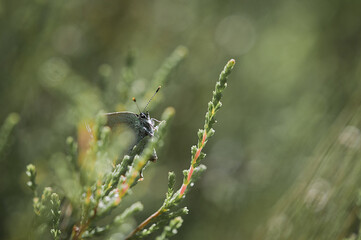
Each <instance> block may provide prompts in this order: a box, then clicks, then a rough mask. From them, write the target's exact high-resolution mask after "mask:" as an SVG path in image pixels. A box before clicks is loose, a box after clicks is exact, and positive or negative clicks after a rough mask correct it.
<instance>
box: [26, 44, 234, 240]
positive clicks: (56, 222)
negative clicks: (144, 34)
mask: <svg viewBox="0 0 361 240" xmlns="http://www.w3.org/2000/svg"><path fill="white" fill-rule="evenodd" d="M184 52H185V51H184V48H178V49H177V50H176V51H175V53H174V54H172V55H171V57H170V58H169V59H168V61H166V63H165V64H164V65H163V67H162V68H161V70H160V71H158V73H157V74H155V77H154V81H152V84H154V82H155V84H156V85H158V84H161V83H162V82H164V81H165V78H166V76H167V75H168V74H169V72H170V70H171V69H172V68H173V67H174V66H176V65H177V63H178V62H179V61H180V60H181V59H182V58H183V57H184ZM234 64H235V61H234V60H233V59H232V60H230V61H229V62H228V63H227V64H226V66H225V68H224V70H223V71H222V73H221V74H220V77H219V81H218V82H217V83H216V87H215V90H214V92H213V97H212V101H211V102H209V104H208V112H207V113H206V116H205V124H204V128H203V129H202V130H199V131H198V144H197V145H196V146H193V147H192V148H191V154H192V158H191V164H190V168H189V170H184V172H183V174H184V178H183V184H182V186H181V187H180V189H179V190H178V191H175V174H174V173H173V172H170V173H169V175H168V192H167V193H166V199H165V200H164V203H163V205H162V206H161V208H160V209H159V210H158V211H157V212H156V213H154V214H153V215H151V216H150V217H149V218H147V219H146V220H145V221H144V222H143V223H141V224H140V225H139V226H138V227H136V228H135V229H134V230H133V231H132V232H131V233H130V234H129V235H128V237H126V238H127V239H138V238H143V237H145V236H149V235H150V234H152V233H154V232H155V231H156V230H159V229H163V231H162V232H161V234H160V235H159V236H158V237H157V239H167V238H168V237H171V236H172V235H174V234H176V233H177V229H178V228H179V227H180V226H181V224H182V221H183V220H182V218H181V216H182V215H184V214H187V213H188V210H187V208H186V207H183V208H178V205H179V203H180V202H181V201H182V200H183V199H184V197H185V195H186V193H187V192H188V191H189V186H192V185H193V184H194V182H195V181H196V180H197V179H198V178H199V176H200V175H201V174H202V173H203V172H204V170H205V169H206V167H205V166H204V165H202V164H201V163H200V162H201V160H202V159H203V158H204V157H205V154H204V153H203V152H202V149H203V148H204V147H205V145H206V143H207V141H208V139H209V138H210V137H211V136H213V134H214V130H213V128H212V126H213V124H214V123H215V122H216V121H215V114H216V112H217V111H218V110H219V109H220V108H221V106H222V104H221V102H220V100H221V98H222V92H223V90H224V89H225V87H226V86H227V78H228V76H229V74H230V72H231V70H232V68H233V66H234ZM130 72H131V71H127V74H125V75H126V76H127V77H129V78H132V74H129V73H130ZM130 81H131V80H130ZM173 116H174V109H173V108H167V109H166V110H165V111H164V113H163V115H162V120H163V121H162V122H161V123H160V125H159V127H158V129H157V131H156V133H155V136H154V137H152V138H150V137H145V138H144V139H142V140H141V141H140V142H139V143H138V144H137V145H136V146H134V147H133V148H132V150H131V151H130V153H128V154H127V155H125V156H124V157H123V158H122V159H121V161H118V157H119V146H117V145H114V143H115V142H117V141H116V140H117V139H121V140H122V139H124V138H126V137H127V135H124V134H123V135H122V134H121V135H120V137H119V136H118V138H116V136H113V134H111V130H110V128H109V127H108V126H106V117H105V115H104V114H102V113H100V114H99V115H98V117H97V118H96V120H95V121H94V123H92V122H89V123H88V124H86V130H83V131H82V130H80V131H79V133H80V136H78V142H76V141H75V140H74V139H73V138H71V137H69V138H68V139H67V146H68V154H67V155H66V158H65V159H67V161H66V163H64V161H63V160H64V157H63V155H60V156H55V157H54V158H55V160H54V161H52V162H53V163H54V162H56V163H55V164H56V166H54V168H55V169H58V171H60V172H59V173H58V174H59V175H60V176H61V177H60V179H61V180H62V181H60V182H59V185H61V186H62V187H61V189H63V193H59V194H58V193H55V192H54V190H53V189H52V188H49V187H47V188H45V189H44V191H43V194H42V195H41V197H40V198H39V197H38V194H37V183H36V175H37V173H36V169H35V166H34V165H28V167H27V171H26V173H27V175H28V177H29V181H28V183H27V184H28V186H29V187H30V189H31V190H32V191H33V195H34V198H33V206H34V211H35V214H36V215H37V216H39V224H38V225H39V226H43V225H44V224H45V225H47V226H48V228H50V231H49V232H50V234H51V236H52V237H53V238H54V239H59V238H60V236H64V237H69V236H71V238H72V239H85V238H93V237H99V236H102V237H104V236H107V234H110V233H111V232H112V231H117V230H118V231H119V228H120V227H121V226H122V224H123V223H124V222H125V221H126V220H127V218H128V217H129V216H131V215H133V214H135V213H136V212H138V211H141V210H142V209H143V206H142V204H141V203H139V202H135V203H133V204H131V206H130V207H128V208H126V209H124V210H123V211H121V212H120V211H119V210H120V205H121V203H122V201H123V199H124V197H126V196H127V195H129V194H131V190H132V188H133V187H134V186H135V185H136V184H137V183H138V182H139V180H140V174H141V172H142V171H143V170H144V168H145V167H146V166H147V163H148V160H149V159H150V157H151V156H152V154H153V149H158V148H159V147H160V146H161V145H162V144H163V139H164V136H165V134H166V130H167V126H168V125H169V123H170V121H171V119H172V117H173ZM81 136H82V137H81ZM84 142H85V144H84ZM144 146H145V148H144ZM59 161H62V162H59ZM61 164H63V165H61ZM59 196H61V197H59ZM60 198H61V199H63V200H62V204H60ZM42 229H43V230H44V229H46V228H42ZM128 232H129V231H128ZM125 233H126V232H125V231H124V233H123V232H121V233H119V234H122V237H124V238H125V235H124V234H125ZM40 234H43V233H42V232H41V233H40ZM118 237H119V236H118Z"/></svg>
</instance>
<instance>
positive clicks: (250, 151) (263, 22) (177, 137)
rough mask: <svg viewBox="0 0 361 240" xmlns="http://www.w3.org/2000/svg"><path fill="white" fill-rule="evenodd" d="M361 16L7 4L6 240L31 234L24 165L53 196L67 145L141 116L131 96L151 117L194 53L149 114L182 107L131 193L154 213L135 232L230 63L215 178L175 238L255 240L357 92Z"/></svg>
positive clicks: (325, 7)
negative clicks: (109, 122)
mask: <svg viewBox="0 0 361 240" xmlns="http://www.w3.org/2000/svg"><path fill="white" fill-rule="evenodd" d="M360 9H361V2H359V1H337V0H330V1H295V0H291V1H290V0H287V1H286V0H284V1H282V0H280V1H275V0H269V1H250V0H241V1H224V0H223V1H216V0H213V1H184V0H174V1H166V0H151V1H115V0H107V1H95V0H87V1H84V0H72V1H46V0H33V1H25V0H17V1H12V0H1V1H0V24H1V28H0V29H1V35H0V74H1V81H0V103H1V110H0V123H3V122H4V121H5V119H6V117H7V116H8V115H9V114H10V113H11V112H17V113H19V115H20V118H21V120H20V122H19V124H18V125H17V126H16V127H15V129H14V131H13V133H12V134H11V137H10V138H9V141H8V143H7V146H6V147H5V148H4V150H3V151H2V152H1V156H0V194H1V195H0V214H1V219H0V223H1V224H0V238H1V239H26V236H27V232H28V231H29V228H31V225H32V223H31V222H32V219H33V212H32V202H31V193H30V191H29V190H28V189H27V187H26V184H25V183H26V181H27V179H26V176H25V173H24V172H25V166H26V165H27V164H29V163H34V164H35V165H36V166H37V168H38V172H39V178H38V182H39V184H40V185H41V186H45V185H50V186H57V181H58V180H57V179H56V178H55V177H54V174H53V170H52V168H53V167H54V164H53V165H51V164H50V162H52V161H51V159H52V158H54V154H55V153H57V152H64V149H65V139H66V137H67V136H75V137H76V134H77V125H78V124H79V123H80V121H82V120H83V119H84V118H91V117H93V116H95V114H96V113H97V112H98V111H100V110H104V111H106V112H111V111H116V110H130V111H135V112H136V107H135V106H134V105H133V104H130V102H131V101H130V98H131V97H133V96H135V97H136V98H137V99H139V102H140V105H141V106H144V103H145V102H146V100H147V99H148V95H146V94H145V93H146V92H148V91H151V92H153V91H154V90H155V89H154V90H153V89H148V88H149V87H151V86H152V84H151V83H150V81H151V79H152V78H153V76H154V73H155V72H156V70H157V69H158V68H159V67H160V66H161V65H162V63H163V61H164V60H165V59H166V58H167V57H168V56H169V55H170V54H171V53H172V52H173V50H174V49H175V48H176V47H177V46H179V45H183V46H185V47H187V48H188V55H187V57H186V58H185V59H184V60H183V61H182V62H181V63H180V64H179V66H177V67H176V69H175V70H173V71H172V73H171V74H170V76H169V82H168V83H167V84H166V85H164V86H163V87H162V90H161V94H160V95H159V96H157V97H156V99H155V100H154V102H153V103H152V104H153V107H152V110H151V116H152V117H155V118H158V119H159V118H160V115H161V113H162V111H163V110H164V108H165V107H167V106H173V107H174V108H175V109H176V117H175V119H174V121H173V123H172V125H171V128H170V131H169V134H168V136H167V139H166V144H165V146H164V148H163V149H162V150H160V151H158V157H159V160H158V161H157V163H155V164H151V165H150V166H149V168H147V171H146V172H145V180H144V181H143V182H142V183H141V184H139V185H138V186H137V188H135V192H134V195H133V196H132V198H137V199H140V200H141V201H142V202H143V204H144V207H145V209H144V211H143V212H141V213H140V214H138V215H137V221H138V222H140V221H142V220H143V219H144V218H146V217H147V216H149V215H150V214H151V213H153V212H154V211H155V210H157V209H158V207H159V206H160V205H161V204H162V200H163V199H164V193H165V192H166V189H167V181H166V179H167V172H168V171H175V173H176V174H177V177H178V178H177V179H178V184H180V182H181V175H182V173H181V171H182V169H186V168H188V166H189V161H190V147H191V145H193V144H195V143H196V140H197V136H196V132H197V130H198V128H201V127H202V126H203V121H204V114H205V112H206V109H207V102H208V101H209V100H210V99H211V96H212V93H211V91H212V90H213V88H214V84H215V82H216V80H217V78H218V75H219V73H220V71H221V70H222V68H223V66H224V64H225V63H226V62H227V61H228V60H229V59H230V58H234V59H236V62H237V63H236V66H235V68H234V70H233V73H232V74H231V76H230V79H229V85H228V86H229V87H228V88H227V89H226V91H225V96H224V99H223V108H222V109H221V111H220V112H219V114H218V116H217V119H218V123H217V124H216V125H215V130H216V135H215V136H214V137H213V138H212V139H211V140H210V142H209V144H208V145H207V147H206V149H205V152H206V153H207V157H206V159H205V161H204V164H205V165H206V166H207V167H208V170H207V171H206V173H205V174H204V176H203V178H202V179H201V180H200V181H199V182H198V184H196V186H195V187H194V189H193V191H191V193H190V194H189V195H188V196H187V200H186V202H185V204H186V205H187V206H188V207H189V210H190V214H189V215H187V216H186V217H185V218H184V220H185V222H184V224H183V226H182V227H181V229H180V231H179V233H178V234H177V235H176V237H174V239H250V238H252V237H253V236H254V234H255V233H256V232H257V231H258V229H259V226H260V225H262V224H263V223H264V222H266V221H267V214H269V213H270V211H271V208H272V206H273V205H274V204H275V203H276V202H277V200H278V199H279V198H280V197H281V196H282V195H283V194H284V193H285V192H286V190H287V189H288V188H289V187H290V186H291V185H292V183H293V182H294V181H295V179H296V177H297V176H298V174H299V173H300V171H301V170H302V169H303V168H304V166H305V164H306V163H307V161H308V160H309V159H310V157H311V156H312V155H313V152H314V150H315V149H316V146H317V145H318V144H319V143H320V142H321V143H322V142H324V141H327V132H328V131H329V129H330V127H331V126H332V124H333V123H334V121H335V119H336V118H337V116H338V115H339V114H340V112H341V111H342V110H343V109H344V107H345V106H347V105H348V103H349V102H350V99H351V96H352V95H354V93H355V92H356V91H357V89H359V88H358V87H359V78H360V73H361V64H360V61H359V59H360V53H361V52H360V42H361V20H360ZM130 66H131V68H130ZM133 66H134V67H133ZM127 74H128V75H129V74H130V75H132V76H134V79H135V81H134V82H132V84H131V85H129V84H130V83H127V82H125V81H124V79H127V78H126V77H125V76H126V75H127ZM114 89H117V90H119V91H118V92H122V91H125V90H123V89H126V92H125V93H124V94H123V95H122V94H120V95H117V94H116V93H115V92H114V91H112V90H114ZM114 101H116V102H114Z"/></svg>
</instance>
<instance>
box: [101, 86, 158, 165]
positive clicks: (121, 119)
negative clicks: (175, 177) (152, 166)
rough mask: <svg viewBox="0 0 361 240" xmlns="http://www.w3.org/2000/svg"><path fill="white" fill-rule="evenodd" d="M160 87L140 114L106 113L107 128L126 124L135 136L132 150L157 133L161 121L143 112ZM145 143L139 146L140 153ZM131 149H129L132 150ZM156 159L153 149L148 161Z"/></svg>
mask: <svg viewBox="0 0 361 240" xmlns="http://www.w3.org/2000/svg"><path fill="white" fill-rule="evenodd" d="M160 88H161V87H160V86H159V87H158V88H157V90H156V91H155V93H154V94H153V96H152V97H151V98H150V99H149V101H148V103H147V105H146V106H145V108H144V110H143V112H141V111H140V110H139V107H138V105H137V107H138V110H139V112H140V113H139V114H136V113H133V112H126V111H124V112H112V113H107V114H105V115H106V116H107V123H106V125H107V126H109V127H110V128H114V127H116V126H117V125H119V124H126V125H128V126H129V127H130V128H131V129H132V130H133V132H134V133H135V135H136V141H135V143H134V145H133V146H132V148H133V147H134V146H136V145H137V144H139V143H140V142H141V141H142V140H143V139H144V138H145V137H147V136H149V137H150V138H152V137H153V136H154V133H155V131H157V129H158V126H156V125H157V123H160V122H161V121H159V120H157V119H155V118H151V117H150V115H149V112H147V111H145V110H146V108H147V107H148V104H149V103H150V101H151V100H152V99H153V97H154V96H155V95H156V94H157V92H158V91H159V90H160ZM133 101H134V102H135V103H136V100H135V98H133ZM145 145H146V144H145V143H144V146H140V147H141V151H142V150H143V149H144V147H145ZM132 148H131V149H132ZM157 159H158V156H157V153H156V151H155V149H153V155H152V156H151V158H150V159H149V160H150V161H152V162H155V161H156V160H157Z"/></svg>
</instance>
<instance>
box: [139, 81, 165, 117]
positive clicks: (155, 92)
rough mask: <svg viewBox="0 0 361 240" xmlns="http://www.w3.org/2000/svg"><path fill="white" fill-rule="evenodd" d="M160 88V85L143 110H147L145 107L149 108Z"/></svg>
mask: <svg viewBox="0 0 361 240" xmlns="http://www.w3.org/2000/svg"><path fill="white" fill-rule="evenodd" d="M160 88H161V86H159V87H158V88H157V90H156V91H155V93H154V94H153V96H152V97H151V98H150V99H149V101H148V103H147V105H145V108H144V110H143V112H144V111H145V109H147V107H148V105H149V103H150V102H151V101H152V99H153V97H154V96H155V95H156V94H157V92H159V90H160Z"/></svg>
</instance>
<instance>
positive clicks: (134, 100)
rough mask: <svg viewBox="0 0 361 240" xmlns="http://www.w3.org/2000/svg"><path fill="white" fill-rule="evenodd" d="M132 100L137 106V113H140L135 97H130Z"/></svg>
mask: <svg viewBox="0 0 361 240" xmlns="http://www.w3.org/2000/svg"><path fill="white" fill-rule="evenodd" d="M132 100H133V102H134V103H135V105H137V108H138V111H139V113H141V111H140V109H139V106H138V103H137V99H135V97H133V98H132Z"/></svg>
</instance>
